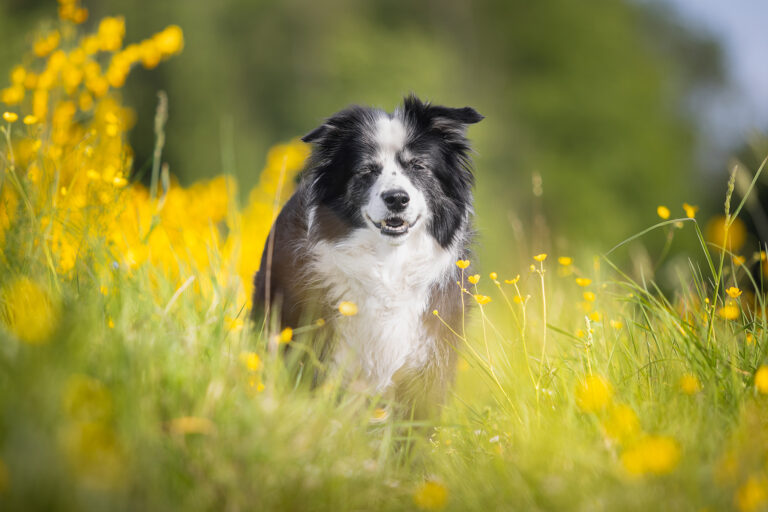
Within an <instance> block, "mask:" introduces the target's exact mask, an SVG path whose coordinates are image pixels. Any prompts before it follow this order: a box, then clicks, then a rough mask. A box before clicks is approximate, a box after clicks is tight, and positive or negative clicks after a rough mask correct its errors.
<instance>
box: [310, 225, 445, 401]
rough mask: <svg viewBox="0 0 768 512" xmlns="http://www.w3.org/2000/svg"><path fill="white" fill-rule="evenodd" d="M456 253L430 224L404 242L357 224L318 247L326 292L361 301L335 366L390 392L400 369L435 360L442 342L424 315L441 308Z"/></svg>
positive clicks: (314, 249) (343, 325)
mask: <svg viewBox="0 0 768 512" xmlns="http://www.w3.org/2000/svg"><path fill="white" fill-rule="evenodd" d="M454 252H455V250H453V249H452V248H448V249H445V248H443V247H441V246H440V244H439V243H437V241H436V240H435V239H434V238H433V237H432V236H430V235H429V234H428V233H427V231H426V230H425V229H424V227H423V225H422V227H421V229H419V230H418V231H417V232H414V233H412V234H411V236H409V237H408V239H407V240H405V241H404V243H403V244H402V245H392V244H389V243H387V241H386V240H384V239H383V237H382V236H381V235H380V234H378V233H376V232H374V231H372V230H370V229H356V230H354V231H352V232H351V233H350V234H349V235H348V236H347V237H344V238H342V239H340V240H335V241H328V240H323V241H319V242H316V243H314V244H313V245H312V246H311V253H312V255H313V259H312V261H313V264H312V266H313V271H314V272H315V274H316V276H317V278H318V281H319V282H321V283H323V285H324V287H325V288H326V289H327V300H328V302H329V304H328V305H329V306H331V307H336V306H338V304H339V303H340V302H341V301H351V302H354V303H355V304H357V307H358V313H357V315H355V316H352V317H342V318H340V319H339V321H338V343H339V345H338V350H337V351H336V354H335V363H336V364H337V365H339V366H341V367H342V368H343V369H344V370H345V372H346V373H347V374H348V375H350V376H354V377H357V378H361V379H362V380H363V382H364V383H365V384H366V385H367V387H369V391H371V392H374V393H382V392H384V391H385V390H386V389H387V388H388V387H389V386H390V385H391V384H393V376H394V375H395V373H396V372H397V371H398V370H400V369H401V368H402V369H407V368H409V367H414V368H417V367H424V366H426V365H427V364H428V362H429V360H430V355H431V352H432V351H433V350H434V348H435V347H434V346H433V345H434V343H435V340H434V336H432V335H430V333H428V332H426V329H425V325H424V322H423V319H422V316H423V315H424V314H425V313H426V312H429V311H431V310H432V309H434V305H431V304H430V297H431V295H432V293H431V292H432V289H433V287H434V286H436V285H438V284H440V283H443V282H444V281H445V280H446V279H450V276H451V272H452V270H453V266H454V262H455V261H456V259H457V255H456V254H454ZM456 293H457V294H458V293H460V291H459V290H458V288H457V289H456Z"/></svg>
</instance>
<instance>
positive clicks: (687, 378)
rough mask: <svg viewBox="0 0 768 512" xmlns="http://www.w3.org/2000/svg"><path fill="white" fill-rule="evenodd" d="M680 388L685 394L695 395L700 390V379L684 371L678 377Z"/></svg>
mask: <svg viewBox="0 0 768 512" xmlns="http://www.w3.org/2000/svg"><path fill="white" fill-rule="evenodd" d="M680 389H682V390H683V393H685V394H686V395H695V394H696V393H698V392H699V391H701V381H699V378H698V377H697V376H696V375H693V374H692V373H686V374H685V375H683V376H682V377H680Z"/></svg>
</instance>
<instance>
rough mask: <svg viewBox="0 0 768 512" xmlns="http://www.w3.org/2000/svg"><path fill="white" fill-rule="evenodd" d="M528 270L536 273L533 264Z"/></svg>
mask: <svg viewBox="0 0 768 512" xmlns="http://www.w3.org/2000/svg"><path fill="white" fill-rule="evenodd" d="M528 270H530V271H531V272H536V267H535V266H534V265H533V264H531V266H530V267H528Z"/></svg>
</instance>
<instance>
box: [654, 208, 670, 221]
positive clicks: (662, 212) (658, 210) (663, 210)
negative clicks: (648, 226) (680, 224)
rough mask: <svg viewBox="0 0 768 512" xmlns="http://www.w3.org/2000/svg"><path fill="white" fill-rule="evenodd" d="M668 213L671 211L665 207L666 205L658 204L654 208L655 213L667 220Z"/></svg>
mask: <svg viewBox="0 0 768 512" xmlns="http://www.w3.org/2000/svg"><path fill="white" fill-rule="evenodd" d="M670 213H671V212H670V211H669V208H667V207H666V206H659V207H658V208H656V214H657V215H658V216H659V217H661V218H662V219H664V220H667V219H668V218H669V215H670Z"/></svg>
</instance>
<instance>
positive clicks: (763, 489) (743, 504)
mask: <svg viewBox="0 0 768 512" xmlns="http://www.w3.org/2000/svg"><path fill="white" fill-rule="evenodd" d="M733 501H734V502H735V503H736V506H737V507H738V508H739V510H740V511H741V512H756V511H758V510H763V508H764V507H765V504H766V503H768V479H766V478H765V477H764V476H760V477H758V476H750V477H749V478H747V481H746V482H744V483H743V484H742V485H741V487H739V488H738V490H737V491H736V495H735V496H734V498H733Z"/></svg>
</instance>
